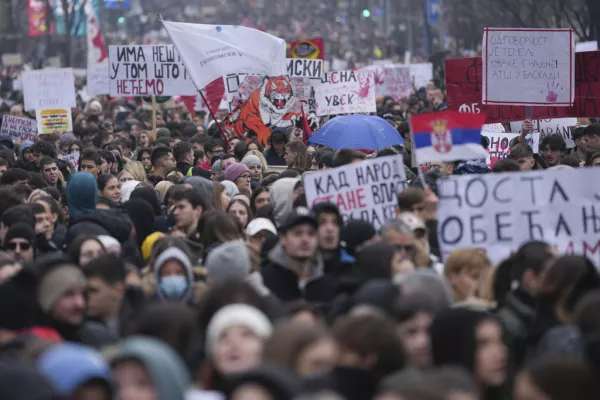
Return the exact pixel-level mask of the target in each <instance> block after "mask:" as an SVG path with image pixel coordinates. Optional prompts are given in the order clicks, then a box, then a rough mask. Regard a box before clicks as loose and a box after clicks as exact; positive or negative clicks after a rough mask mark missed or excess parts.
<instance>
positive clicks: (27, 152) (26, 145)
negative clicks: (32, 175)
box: [14, 140, 33, 171]
mask: <svg viewBox="0 0 600 400" xmlns="http://www.w3.org/2000/svg"><path fill="white" fill-rule="evenodd" d="M31 146H33V142H32V141H31V140H24V141H22V142H21V144H20V145H19V161H18V162H17V164H16V165H15V166H14V167H15V168H23V169H24V170H26V171H27V170H29V169H28V167H27V166H28V165H29V164H31V163H32V162H33V152H32V151H31Z"/></svg>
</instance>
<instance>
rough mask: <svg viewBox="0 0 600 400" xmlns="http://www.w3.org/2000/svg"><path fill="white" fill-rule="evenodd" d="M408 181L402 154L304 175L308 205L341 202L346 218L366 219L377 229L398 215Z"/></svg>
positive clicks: (341, 209)
mask: <svg viewBox="0 0 600 400" xmlns="http://www.w3.org/2000/svg"><path fill="white" fill-rule="evenodd" d="M405 185H406V174H405V172H404V164H403V162H402V156H400V155H398V156H387V157H379V158H373V159H370V160H365V161H362V162H360V163H354V164H349V165H344V166H342V167H337V168H332V169H329V170H326V171H322V172H316V173H312V174H308V175H306V176H305V177H304V193H305V194H306V201H307V203H308V205H309V207H312V206H313V205H315V204H317V203H321V202H330V203H333V204H335V205H337V206H338V208H339V210H340V213H341V214H342V217H343V218H344V221H348V220H350V219H363V220H366V221H369V223H371V224H372V225H373V226H374V227H375V229H379V228H380V227H381V226H382V225H383V224H385V222H386V221H387V220H390V219H393V218H395V217H396V206H397V205H398V199H397V196H398V193H400V192H401V191H402V190H404V187H405Z"/></svg>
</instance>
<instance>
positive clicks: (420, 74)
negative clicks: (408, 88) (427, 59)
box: [408, 63, 433, 89]
mask: <svg viewBox="0 0 600 400" xmlns="http://www.w3.org/2000/svg"><path fill="white" fill-rule="evenodd" d="M408 67H409V68H410V77H411V79H412V81H413V83H414V84H415V86H416V87H417V89H418V88H421V87H425V86H427V84H428V83H429V81H430V80H432V79H433V64H432V63H421V64H408Z"/></svg>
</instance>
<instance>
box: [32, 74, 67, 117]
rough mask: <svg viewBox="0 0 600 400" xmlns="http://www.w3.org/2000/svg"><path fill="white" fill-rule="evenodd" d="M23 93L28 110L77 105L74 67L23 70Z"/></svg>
mask: <svg viewBox="0 0 600 400" xmlns="http://www.w3.org/2000/svg"><path fill="white" fill-rule="evenodd" d="M23 94H24V96H25V110H26V111H34V110H43V109H46V108H55V107H56V108H60V107H65V108H74V107H77V103H76V101H75V78H74V77H73V68H62V69H42V70H36V71H25V72H23Z"/></svg>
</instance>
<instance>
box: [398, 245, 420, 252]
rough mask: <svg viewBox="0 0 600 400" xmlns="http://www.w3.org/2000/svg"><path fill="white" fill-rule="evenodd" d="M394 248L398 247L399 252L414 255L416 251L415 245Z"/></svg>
mask: <svg viewBox="0 0 600 400" xmlns="http://www.w3.org/2000/svg"><path fill="white" fill-rule="evenodd" d="M394 247H396V249H397V250H398V251H404V252H406V253H414V252H415V250H416V248H415V245H413V244H397V245H396V246H394Z"/></svg>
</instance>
